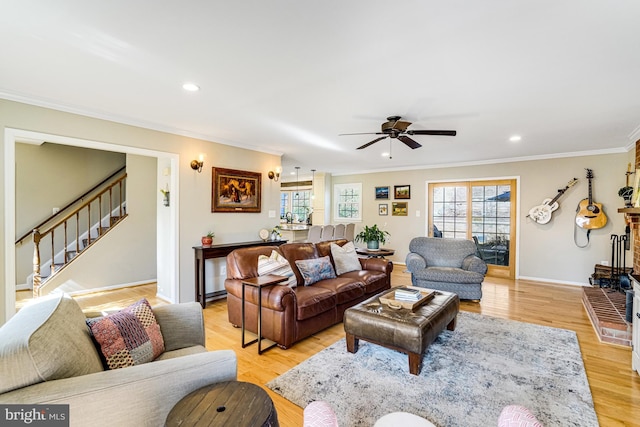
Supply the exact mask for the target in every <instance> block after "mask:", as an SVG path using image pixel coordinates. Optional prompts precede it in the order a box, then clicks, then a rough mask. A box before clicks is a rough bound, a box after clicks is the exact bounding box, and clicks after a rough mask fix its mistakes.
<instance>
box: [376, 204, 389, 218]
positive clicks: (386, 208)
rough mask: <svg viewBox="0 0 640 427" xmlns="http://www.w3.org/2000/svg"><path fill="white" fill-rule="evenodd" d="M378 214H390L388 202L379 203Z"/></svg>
mask: <svg viewBox="0 0 640 427" xmlns="http://www.w3.org/2000/svg"><path fill="white" fill-rule="evenodd" d="M378 215H389V205H388V204H387V203H380V204H379V205H378Z"/></svg>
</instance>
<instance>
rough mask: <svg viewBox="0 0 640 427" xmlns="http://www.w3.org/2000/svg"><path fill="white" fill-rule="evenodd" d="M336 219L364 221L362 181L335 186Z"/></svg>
mask: <svg viewBox="0 0 640 427" xmlns="http://www.w3.org/2000/svg"><path fill="white" fill-rule="evenodd" d="M333 200H334V207H335V210H334V215H333V216H334V218H335V220H336V221H362V183H357V184H336V185H334V186H333Z"/></svg>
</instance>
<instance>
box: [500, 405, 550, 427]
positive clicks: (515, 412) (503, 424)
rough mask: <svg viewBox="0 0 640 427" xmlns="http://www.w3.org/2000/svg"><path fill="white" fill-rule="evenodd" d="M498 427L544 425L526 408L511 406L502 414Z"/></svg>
mask: <svg viewBox="0 0 640 427" xmlns="http://www.w3.org/2000/svg"><path fill="white" fill-rule="evenodd" d="M498 427H543V425H542V424H540V421H538V420H537V419H536V417H535V416H534V415H533V414H532V413H531V411H529V410H528V409H527V408H525V407H524V406H520V405H509V406H506V407H505V408H504V409H503V410H502V412H501V413H500V417H499V418H498Z"/></svg>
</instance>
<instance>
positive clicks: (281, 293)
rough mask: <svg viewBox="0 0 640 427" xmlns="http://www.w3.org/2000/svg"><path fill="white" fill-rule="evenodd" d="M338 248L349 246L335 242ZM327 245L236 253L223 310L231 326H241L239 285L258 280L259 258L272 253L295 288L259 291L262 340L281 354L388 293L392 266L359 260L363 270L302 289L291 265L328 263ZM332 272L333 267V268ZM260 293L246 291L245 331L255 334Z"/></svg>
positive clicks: (296, 245)
mask: <svg viewBox="0 0 640 427" xmlns="http://www.w3.org/2000/svg"><path fill="white" fill-rule="evenodd" d="M333 242H334V243H336V244H338V245H340V246H342V245H344V244H345V243H347V242H348V241H347V240H335V241H333ZM331 243H332V242H331V241H326V242H318V243H310V242H305V243H285V244H283V245H281V246H279V247H278V246H258V247H252V248H242V249H236V250H234V251H233V252H231V253H230V254H229V255H228V256H227V279H226V280H225V288H226V290H227V307H228V312H229V322H231V323H232V324H233V325H234V326H239V325H241V324H242V280H244V279H248V278H251V277H257V276H258V256H260V255H266V256H269V255H270V254H271V251H276V252H279V253H280V254H282V255H283V256H284V257H285V258H286V259H287V260H288V261H289V264H291V268H292V270H293V272H294V274H295V275H296V278H297V280H298V286H296V287H294V288H290V287H288V286H283V285H274V286H269V287H266V288H263V289H262V335H263V337H264V338H267V339H269V340H272V341H274V342H276V343H277V344H278V346H279V347H281V348H285V349H286V348H289V347H291V346H292V345H293V344H294V343H296V342H298V341H300V340H302V339H304V338H306V337H308V336H310V335H312V334H314V333H316V332H318V331H321V330H323V329H325V328H327V327H329V326H332V325H335V324H336V323H340V322H342V318H343V315H344V312H345V310H346V309H347V308H349V307H351V306H353V305H355V304H357V303H359V302H362V301H364V300H366V299H367V298H370V297H371V296H373V295H375V294H378V293H380V292H382V291H383V290H385V289H389V288H390V287H391V271H392V270H393V263H391V261H388V260H386V259H381V258H360V264H361V265H362V270H356V271H351V272H348V273H344V274H341V275H340V276H337V277H336V278H335V279H324V280H321V281H319V282H317V283H314V284H312V285H309V286H304V285H303V283H304V279H303V278H302V275H301V274H300V271H299V270H298V268H297V266H296V264H295V261H296V260H303V259H313V258H320V257H324V256H327V255H329V257H330V258H331V262H332V264H333V258H332V257H331V246H330V245H331ZM334 268H335V264H334ZM257 296H258V290H257V289H256V288H254V287H251V286H246V287H245V300H246V305H245V327H246V329H247V330H249V331H252V332H254V333H255V332H256V331H257V319H258V317H257V314H258V306H257Z"/></svg>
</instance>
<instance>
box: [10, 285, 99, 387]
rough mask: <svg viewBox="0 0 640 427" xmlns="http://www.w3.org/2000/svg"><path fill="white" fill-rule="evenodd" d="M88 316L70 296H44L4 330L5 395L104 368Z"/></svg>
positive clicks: (15, 316) (28, 305)
mask: <svg viewBox="0 0 640 427" xmlns="http://www.w3.org/2000/svg"><path fill="white" fill-rule="evenodd" d="M85 319H86V318H85V316H84V314H83V313H82V309H81V308H80V306H79V305H78V303H77V302H76V301H75V300H74V299H72V298H71V297H70V296H68V295H64V294H57V295H51V296H46V297H41V298H37V299H35V300H33V301H32V302H30V303H29V304H27V305H25V306H24V307H22V308H21V309H20V310H19V311H18V312H17V313H16V314H15V315H14V316H13V317H12V318H11V319H9V321H8V322H7V323H5V324H4V326H2V328H0V378H1V380H0V394H1V393H5V392H8V391H11V390H15V389H18V388H21V387H26V386H29V385H33V384H36V383H40V382H43V381H49V380H57V379H61V378H70V377H77V376H81V375H87V374H92V373H95V372H100V371H102V370H103V367H102V363H101V362H100V356H99V355H98V352H97V351H96V348H95V346H94V345H93V342H92V341H91V335H90V334H89V329H88V328H87V325H86V323H85Z"/></svg>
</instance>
